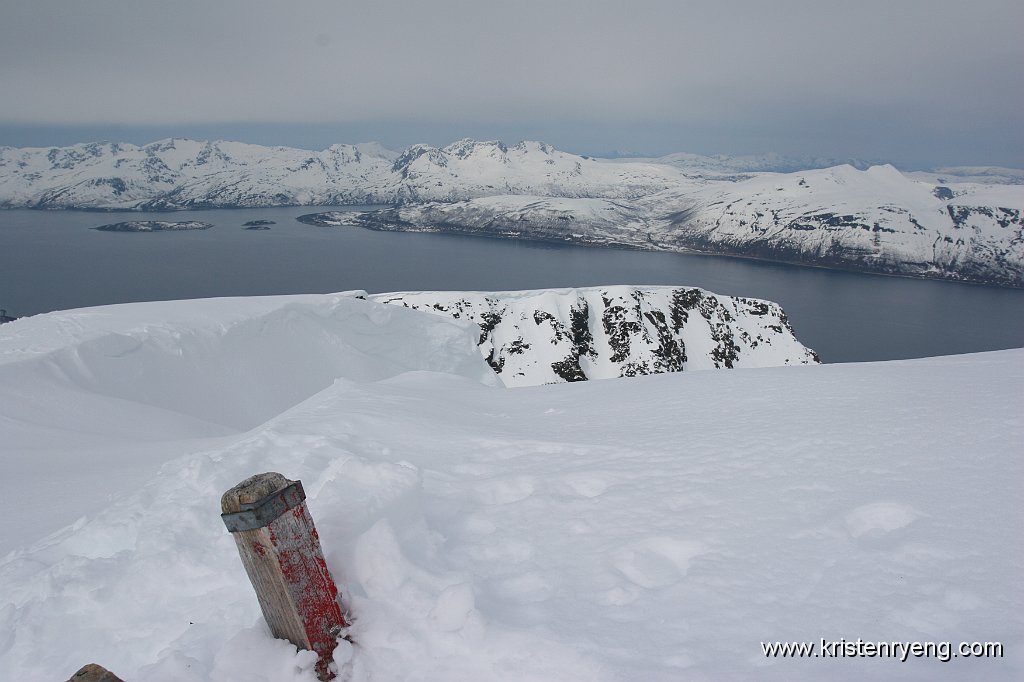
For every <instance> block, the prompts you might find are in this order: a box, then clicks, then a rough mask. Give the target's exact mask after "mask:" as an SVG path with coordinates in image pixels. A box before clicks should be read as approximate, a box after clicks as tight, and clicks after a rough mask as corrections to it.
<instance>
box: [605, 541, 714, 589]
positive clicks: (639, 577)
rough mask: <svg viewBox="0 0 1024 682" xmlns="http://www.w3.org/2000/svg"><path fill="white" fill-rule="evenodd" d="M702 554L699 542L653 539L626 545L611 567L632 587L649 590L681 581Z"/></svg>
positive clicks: (702, 547)
mask: <svg viewBox="0 0 1024 682" xmlns="http://www.w3.org/2000/svg"><path fill="white" fill-rule="evenodd" d="M706 551H707V550H706V549H705V548H704V545H703V544H701V543H700V542H696V541H693V540H678V539H676V538H671V537H666V536H656V537H651V538H647V539H645V540H641V541H639V542H634V543H630V544H628V545H626V546H625V547H623V548H622V549H620V550H618V551H617V552H615V554H614V555H613V558H612V563H613V565H614V566H615V568H617V569H618V570H619V572H620V573H622V575H624V576H626V578H628V579H629V580H630V581H631V582H633V583H634V584H636V585H639V586H640V587H644V588H647V589H649V590H653V589H658V588H662V587H668V586H669V585H673V584H675V583H677V582H679V581H680V580H682V579H683V577H685V576H686V572H687V571H688V570H689V569H690V562H691V561H692V560H693V559H694V558H695V557H697V556H700V555H701V554H704V553H706Z"/></svg>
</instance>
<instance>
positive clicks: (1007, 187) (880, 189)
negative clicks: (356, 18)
mask: <svg viewBox="0 0 1024 682" xmlns="http://www.w3.org/2000/svg"><path fill="white" fill-rule="evenodd" d="M780 158H781V157H780ZM780 158H774V157H770V158H769V157H764V158H762V157H749V158H748V157H735V158H730V157H701V156H697V155H685V154H677V155H671V156H669V157H662V158H659V159H643V160H636V159H614V160H610V159H594V158H588V157H584V156H577V155H574V154H569V153H566V152H562V151H559V150H557V149H554V148H553V147H551V146H550V145H546V144H543V143H540V142H521V143H519V144H516V145H512V146H507V145H505V144H503V143H501V142H477V141H474V140H461V141H459V142H456V143H454V144H451V145H449V146H447V147H444V148H436V147H431V146H427V145H414V146H412V147H409V148H408V149H406V150H404V151H402V152H391V151H388V150H385V149H383V148H381V147H380V146H379V145H373V144H363V145H334V146H332V147H329V148H328V149H326V150H323V151H319V152H311V151H305V150H299V149H291V148H285V147H260V146H257V145H250V144H242V143H234V142H198V141H193V140H178V139H172V140H164V141H161V142H156V143H153V144H150V145H146V146H142V147H139V146H135V145H128V144H115V143H96V144H83V145H76V146H74V147H66V148H52V149H14V148H0V207H7V208H16V207H21V208H88V209H134V210H145V209H188V208H209V207H238V206H246V207H253V206H279V205H340V204H349V205H351V204H394V205H395V206H394V207H392V208H388V209H385V210H382V211H378V212H375V213H366V214H362V215H360V216H340V217H339V216H331V215H327V216H319V217H316V218H310V219H309V222H314V223H317V224H357V225H361V226H364V227H370V228H375V229H390V230H427V231H431V230H432V231H451V232H466V233H474V234H486V235H491V236H498V237H510V238H529V239H556V240H565V241H573V242H578V243H582V244H600V245H610V246H627V247H633V248H643V249H662V250H675V251H699V252H706V253H717V254H728V255H739V256H749V257H756V258H765V259H770V260H778V261H785V262H796V263H806V264H811V265H819V266H826V267H839V268H849V269H856V270H863V271H868V272H878V273H885V274H899V275H910V276H919V277H937V278H944V279H953V280H963V281H971V282H982V283H989V284H999V285H1006V286H1024V224H1022V218H1021V212H1022V211H1024V184H1021V182H1022V181H1024V173H1021V172H1020V171H1014V170H1013V169H999V168H960V169H957V168H944V169H940V170H938V171H936V172H934V173H924V172H917V173H911V174H905V173H901V172H900V171H898V170H896V169H895V168H893V167H892V166H872V167H869V168H867V169H864V170H859V169H857V168H855V167H853V166H850V165H840V166H835V167H832V168H825V169H807V170H800V171H795V172H790V173H768V172H758V170H757V169H758V168H761V167H770V166H771V165H772V163H773V159H774V162H778V163H781V161H780ZM776 165H777V164H776ZM744 169H745V170H744Z"/></svg>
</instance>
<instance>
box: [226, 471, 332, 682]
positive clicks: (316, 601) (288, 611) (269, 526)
mask: <svg viewBox="0 0 1024 682" xmlns="http://www.w3.org/2000/svg"><path fill="white" fill-rule="evenodd" d="M305 500H306V493H305V491H304V490H303V489H302V483H301V482H300V481H291V480H289V479H287V478H285V477H284V476H283V475H281V474H279V473H276V472H268V473H265V474H257V475H256V476H250V477H249V478H247V479H245V480H244V481H242V482H241V483H239V484H238V485H236V486H235V487H233V488H231V489H230V490H228V491H227V492H226V493H224V495H223V497H221V500H220V507H221V512H222V513H221V518H222V519H224V525H225V526H227V529H228V530H229V531H230V532H231V534H232V535H233V536H234V538H235V544H236V545H237V546H238V553H239V555H240V556H241V559H242V565H243V566H245V571H246V573H247V574H248V575H249V580H250V581H251V582H252V586H253V588H255V590H256V596H257V598H258V599H259V602H260V608H261V609H262V610H263V617H264V618H265V619H266V621H267V624H268V625H269V626H270V630H271V632H273V634H274V636H275V637H278V638H280V639H287V640H288V641H290V642H291V643H292V644H294V645H295V646H297V647H299V648H300V649H308V650H310V651H315V652H316V653H317V655H318V656H319V662H318V663H317V667H316V671H317V676H318V677H319V678H320V679H321V680H329V679H332V678H333V677H334V673H333V672H331V670H330V668H329V666H330V663H331V659H332V654H333V653H334V647H335V645H336V644H337V637H338V635H339V633H340V631H341V630H342V628H346V627H348V622H346V620H345V617H344V616H343V615H342V612H341V606H340V605H339V604H338V588H337V586H336V585H335V583H334V579H333V578H332V577H331V573H330V571H329V570H328V569H327V562H326V561H325V560H324V555H323V550H322V549H321V547H320V536H319V535H318V534H317V532H316V527H315V526H314V525H313V519H312V517H311V516H310V515H309V512H308V510H307V509H306V501H305Z"/></svg>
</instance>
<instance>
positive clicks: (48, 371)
mask: <svg viewBox="0 0 1024 682" xmlns="http://www.w3.org/2000/svg"><path fill="white" fill-rule="evenodd" d="M590 296H591V294H584V298H585V299H587V300H590V298H589V297H590ZM519 298H522V296H519ZM556 298H558V297H556ZM467 300H468V301H471V302H472V301H475V300H478V299H475V298H474V297H470V298H467ZM513 300H515V299H513ZM558 300H560V301H561V302H562V303H564V305H565V306H567V307H571V305H572V303H573V302H574V301H578V300H579V299H578V298H573V296H572V295H567V296H566V295H562V296H561V297H560V298H558ZM445 304H447V303H445ZM531 305H532V304H531ZM510 306H511V304H510ZM474 308H476V306H475V305H474ZM690 314H691V317H693V316H694V314H693V313H692V312H691V313H690ZM527 324H532V322H527ZM544 324H549V321H543V322H542V325H539V326H543V325H544ZM497 329H498V327H495V331H496V330H497ZM685 334H686V332H685V331H684V337H685ZM478 340H479V327H478V326H477V325H475V324H472V323H468V322H465V321H460V320H454V319H451V317H449V316H448V314H444V315H442V314H435V315H428V314H425V313H423V312H418V311H414V310H409V309H405V308H403V307H402V306H400V305H382V304H380V303H377V302H373V301H366V300H359V299H358V298H356V297H355V296H354V295H353V294H345V295H326V296H290V297H272V298H245V299H210V300H201V301H174V302H161V303H145V304H129V305H119V306H107V307H101V308H91V309H83V310H76V311H66V312H59V313H50V314H47V315H40V316H36V317H31V318H25V319H21V320H18V321H15V322H13V323H11V324H7V325H4V326H3V327H2V328H0V428H2V429H3V431H2V434H3V437H2V438H0V458H2V460H0V461H2V465H3V471H4V482H5V483H6V486H5V490H4V495H5V502H6V505H5V519H4V524H3V526H2V529H3V530H2V531H0V541H2V543H3V544H2V547H0V553H3V552H6V553H7V554H6V556H4V557H3V558H2V559H0V678H3V679H5V680H7V679H10V680H60V679H66V678H67V677H68V676H69V675H70V674H71V673H73V672H74V671H75V670H77V669H79V668H80V667H81V666H82V664H83V663H85V662H88V661H97V662H99V663H101V664H103V665H104V666H105V667H107V668H109V669H111V670H113V671H115V672H116V673H117V674H118V675H119V676H121V677H122V678H124V679H127V680H133V679H135V680H150V681H153V682H161V681H172V680H173V681H175V682H198V681H200V680H211V681H220V680H225V681H227V680H231V681H234V680H249V681H251V682H260V681H273V682H284V681H288V680H304V681H306V682H312V680H313V679H314V677H313V670H312V666H313V663H314V660H313V659H314V658H315V657H311V656H310V655H309V654H308V653H306V652H296V650H295V649H294V647H292V646H291V645H289V644H288V643H287V642H283V641H278V640H274V639H272V638H271V636H270V634H269V632H268V630H267V628H266V626H265V625H264V624H263V623H262V618H261V615H260V610H259V606H258V604H257V602H256V598H255V595H254V594H253V591H252V588H251V587H250V585H249V584H248V582H247V580H246V577H245V573H244V571H243V569H242V566H241V564H240V562H239V560H238V556H237V551H236V549H235V546H234V542H233V540H232V538H231V537H230V536H229V534H228V533H227V532H226V531H225V529H224V526H223V524H222V522H221V519H220V517H219V511H220V508H219V499H220V495H221V493H223V492H224V491H225V490H226V489H228V488H229V487H231V486H232V485H234V484H235V483H237V482H238V481H240V480H242V479H243V478H245V477H247V476H249V475H250V474H252V473H256V472H261V471H268V470H276V471H280V472H282V473H285V474H286V475H287V476H289V477H291V478H297V479H301V480H302V481H303V484H304V487H305V490H306V493H307V496H308V505H309V509H310V512H311V513H312V514H313V516H314V517H315V518H316V524H317V528H318V530H319V532H320V538H321V542H322V544H323V548H324V551H325V556H326V559H327V562H328V564H329V565H330V567H331V570H332V572H333V573H334V575H335V577H336V578H337V579H338V582H339V583H340V587H341V589H342V592H343V594H344V599H345V605H346V607H347V608H348V609H349V610H350V612H351V616H352V622H353V626H352V628H351V630H350V631H349V633H348V634H349V635H350V636H351V638H352V642H353V643H351V644H350V643H349V642H347V641H345V640H341V641H340V642H339V646H338V649H337V650H336V652H335V661H336V664H337V665H338V667H339V669H340V672H341V674H342V679H349V680H352V681H353V682H365V681H369V680H430V681H432V680H446V681H451V680H466V681H470V680H472V681H473V682H476V681H479V680H497V681H502V680H509V681H512V680H515V681H517V682H519V681H522V680H536V681H550V680H559V681H571V680H580V681H584V680H585V681H586V682H603V681H612V680H621V681H633V680H645V681H648V680H649V681H652V682H658V681H662V680H664V681H669V680H671V681H673V682H674V681H676V680H680V679H693V680H722V679H729V680H738V679H757V680H769V681H771V680H792V679H832V680H863V679H880V678H884V679H895V680H925V679H927V680H943V679H965V678H977V679H1019V678H1020V677H1021V676H1022V675H1024V658H1022V656H1021V651H1024V615H1022V614H1024V590H1022V588H1021V582H1020V575H1019V574H1020V556H1021V540H1020V535H1019V532H1018V531H1019V528H1020V526H1021V522H1022V521H1024V518H1022V516H1021V506H1020V502H1019V497H1020V494H1019V493H1020V491H1019V481H1020V480H1021V477H1022V475H1024V466H1022V462H1024V460H1022V459H1021V457H1020V453H1019V450H1020V447H1019V444H1020V443H1021V442H1022V440H1024V424H1022V421H1021V419H1020V415H1021V414H1024V396H1022V394H1021V391H1020V386H1021V382H1022V381H1024V351H1020V350H1013V351H1001V352H995V353H982V354H976V355H968V356H960V357H949V358H933V359H928V360H917V361H901V362H883V363H864V364H849V365H821V366H804V367H779V368H766V369H752V370H737V371H731V372H685V373H681V374H680V373H676V374H663V375H659V376H649V377H638V378H634V379H624V380H619V381H593V382H582V383H573V384H562V385H554V386H535V387H524V388H519V389H515V390H507V389H503V388H501V387H500V385H498V380H497V378H496V375H495V374H494V373H493V372H492V371H491V370H490V368H489V367H488V366H487V365H486V363H485V362H484V360H483V358H482V357H481V353H480V350H479V347H478ZM687 352H688V353H689V352H690V351H689V346H687ZM506 371H507V370H506ZM965 387H982V389H981V390H973V391H970V392H969V395H967V394H965ZM66 524H69V525H66ZM63 525H66V527H64V528H60V526H63ZM51 531H56V532H53V533H52V534H50V535H48V536H47V537H43V536H44V535H47V534H48V533H50V532H51ZM822 639H825V640H826V641H829V642H832V641H840V640H846V641H848V642H851V643H853V642H856V641H857V640H858V639H861V640H864V641H866V642H901V643H911V642H940V643H941V642H952V643H953V647H958V646H959V643H960V642H1000V643H1001V644H1002V646H1003V655H1002V656H1001V657H990V658H967V657H963V656H960V657H956V658H951V660H949V661H948V662H942V661H941V660H939V659H937V658H936V657H934V656H933V657H922V658H917V657H914V656H911V657H910V658H909V660H907V661H906V662H901V661H900V660H899V659H893V658H858V657H849V656H847V657H843V658H813V657H812V658H804V659H796V658H782V657H766V656H765V655H764V653H763V648H762V643H764V642H774V641H784V642H790V641H807V642H813V643H815V645H817V644H818V643H819V642H820V641H821V640H822ZM954 650H955V649H954ZM841 651H842V650H841V649H840V655H841Z"/></svg>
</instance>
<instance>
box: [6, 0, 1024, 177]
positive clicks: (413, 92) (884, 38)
mask: <svg viewBox="0 0 1024 682" xmlns="http://www.w3.org/2000/svg"><path fill="white" fill-rule="evenodd" d="M1022 28H1024V2H1021V1H1020V0H1007V1H1002V0H973V1H972V2H965V1H964V0H955V1H950V0H929V1H918V0H884V1H876V0H845V1H842V2H832V1H830V0H816V1H803V0H794V1H787V0H773V1H769V0H765V1H749V0H746V1H744V0H735V1H729V0H718V1H716V2H710V1H709V2H705V1H693V2H688V1H685V0H678V1H676V2H667V1H644V0H632V2H625V1H624V0H619V1H616V2H611V1H606V0H587V1H578V0H561V1H560V0H547V1H544V2H541V1H538V2H534V1H532V0H504V1H502V2H489V1H487V0H474V1H469V0H466V1H463V0H436V1H433V2H426V1H420V2H416V1H413V0H407V1H406V2H392V1H389V0H372V1H371V0H365V1H364V0H290V1H289V2H282V1H280V0H275V1H274V2H263V1H262V0H159V1H157V0H88V1H85V0H0V93H2V97H0V144H11V145H24V144H36V145H49V144H67V143H70V142H74V141H83V140H86V139H100V138H106V139H124V140H128V141H136V142H145V141H150V140H152V139H156V138H159V137H167V136H171V135H176V136H193V137H223V138H229V139H242V140H246V141H253V142H259V143H279V144H291V145H296V146H305V147H324V146H326V145H328V144H330V143H332V142H356V141H363V140H367V139H376V140H378V141H380V142H382V143H384V144H386V145H389V146H394V147H399V146H403V145H406V144H410V143H412V142H419V141H422V142H429V143H433V144H445V143H448V142H450V141H452V140H454V139H457V138H460V137H463V136H471V137H478V138H502V139H505V140H506V141H509V142H514V141H517V140H519V139H523V138H531V139H543V140H545V141H547V142H550V143H552V144H555V145H556V146H559V147H561V148H564V149H568V150H571V151H576V152H581V153H592V154H597V153H603V152H609V151H613V150H628V151H635V152H641V153H647V154H661V153H668V152H672V151H693V152H699V153H731V154H736V153H760V152H765V151H777V152H779V153H783V154H791V155H818V156H833V157H858V158H865V159H887V160H893V161H896V162H898V163H901V164H903V165H905V166H915V165H928V164H941V163H971V164H982V163H990V164H1001V165H1012V166H1024V125H1022V124H1021V112H1022V111H1024V77H1022V76H1021V75H1020V74H1021V73H1024V41H1022V40H1021V38H1020V35H1021V29H1022Z"/></svg>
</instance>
